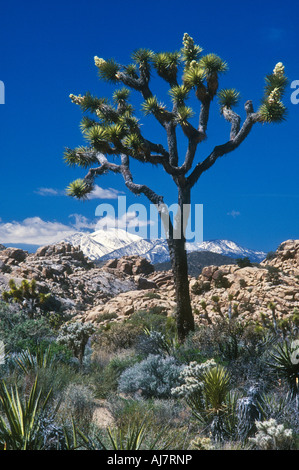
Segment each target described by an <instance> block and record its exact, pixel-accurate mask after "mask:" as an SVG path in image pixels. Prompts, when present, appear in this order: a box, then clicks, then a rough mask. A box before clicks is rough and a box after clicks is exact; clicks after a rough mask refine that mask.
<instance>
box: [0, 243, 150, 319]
mask: <svg viewBox="0 0 299 470" xmlns="http://www.w3.org/2000/svg"><path fill="white" fill-rule="evenodd" d="M130 263H131V265H132V266H131V271H130V268H129V265H130ZM120 264H121V266H119V269H117V270H113V271H111V270H110V269H109V268H107V269H105V268H97V267H96V266H95V265H94V264H93V262H91V261H90V260H89V259H88V258H87V257H85V256H84V254H83V253H82V251H80V249H79V248H74V247H73V246H72V245H70V244H68V243H61V244H58V245H49V246H44V247H41V248H39V249H38V250H37V251H36V253H34V254H29V253H28V252H26V251H23V250H21V249H18V248H5V249H3V250H1V251H0V292H3V291H4V290H6V289H8V283H9V280H10V279H14V280H15V281H16V283H17V284H19V283H20V282H21V281H22V280H23V279H28V280H32V279H35V280H36V282H37V286H38V288H39V290H40V292H44V293H47V292H50V293H51V294H52V295H53V296H54V297H55V299H56V300H57V301H58V303H60V304H61V309H62V310H67V311H68V312H69V313H71V314H78V313H81V314H82V313H83V312H84V311H86V310H88V309H90V308H92V307H94V306H95V305H98V304H100V305H102V304H103V303H105V302H106V301H107V300H109V299H110V298H111V297H113V296H115V295H117V294H119V293H120V292H126V291H131V290H135V289H137V288H138V286H139V284H140V283H142V276H141V274H142V273H143V271H145V272H147V273H148V272H149V270H150V271H152V270H153V267H152V265H151V264H150V263H149V262H147V261H146V260H142V259H132V260H130V261H127V262H126V260H123V261H122V263H120ZM133 265H134V266H133Z"/></svg>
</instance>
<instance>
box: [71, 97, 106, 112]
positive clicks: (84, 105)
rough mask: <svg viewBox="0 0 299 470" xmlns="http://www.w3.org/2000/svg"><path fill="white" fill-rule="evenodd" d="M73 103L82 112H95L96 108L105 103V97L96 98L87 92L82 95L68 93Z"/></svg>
mask: <svg viewBox="0 0 299 470" xmlns="http://www.w3.org/2000/svg"><path fill="white" fill-rule="evenodd" d="M70 98H71V100H72V102H73V103H75V104H78V105H79V106H80V108H81V109H82V111H83V112H86V111H89V112H91V113H94V112H96V110H97V109H99V108H101V106H103V104H105V103H107V99H106V98H97V97H95V96H92V95H91V94H90V93H89V92H87V93H86V94H85V95H84V96H81V95H78V96H76V95H73V94H71V95H70Z"/></svg>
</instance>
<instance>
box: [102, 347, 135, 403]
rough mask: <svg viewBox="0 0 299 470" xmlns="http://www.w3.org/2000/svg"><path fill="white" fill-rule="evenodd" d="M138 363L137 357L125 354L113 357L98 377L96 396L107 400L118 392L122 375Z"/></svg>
mask: <svg viewBox="0 0 299 470" xmlns="http://www.w3.org/2000/svg"><path fill="white" fill-rule="evenodd" d="M136 362H137V358H136V356H135V355H125V354H123V355H118V356H115V357H113V358H112V359H111V360H110V361H109V362H108V364H107V365H106V366H105V367H104V368H102V370H101V371H100V373H99V374H98V375H97V379H96V381H95V383H94V385H95V396H96V397H97V398H107V397H109V395H110V394H113V392H116V391H117V388H118V381H119V378H120V376H121V374H122V373H123V372H124V371H125V370H126V369H128V368H129V367H132V366H133V365H134V364H135V363H136Z"/></svg>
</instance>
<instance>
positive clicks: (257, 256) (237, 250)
mask: <svg viewBox="0 0 299 470" xmlns="http://www.w3.org/2000/svg"><path fill="white" fill-rule="evenodd" d="M186 249H187V251H211V252H213V253H218V254H220V255H226V256H230V257H231V258H235V259H236V258H246V257H247V258H249V259H250V261H252V262H257V263H260V262H261V261H262V260H263V259H265V257H266V253H264V252H263V251H254V250H250V249H248V248H244V247H242V246H241V245H238V244H237V243H235V242H233V241H231V240H211V241H205V242H202V243H198V244H195V243H191V244H188V243H186Z"/></svg>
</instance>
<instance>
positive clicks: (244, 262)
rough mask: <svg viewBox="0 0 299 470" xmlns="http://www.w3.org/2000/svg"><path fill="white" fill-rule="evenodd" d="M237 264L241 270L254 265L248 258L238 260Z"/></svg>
mask: <svg viewBox="0 0 299 470" xmlns="http://www.w3.org/2000/svg"><path fill="white" fill-rule="evenodd" d="M236 263H237V265H238V266H239V268H247V267H251V266H252V263H251V261H250V259H249V258H248V257H247V256H245V258H237V259H236Z"/></svg>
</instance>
